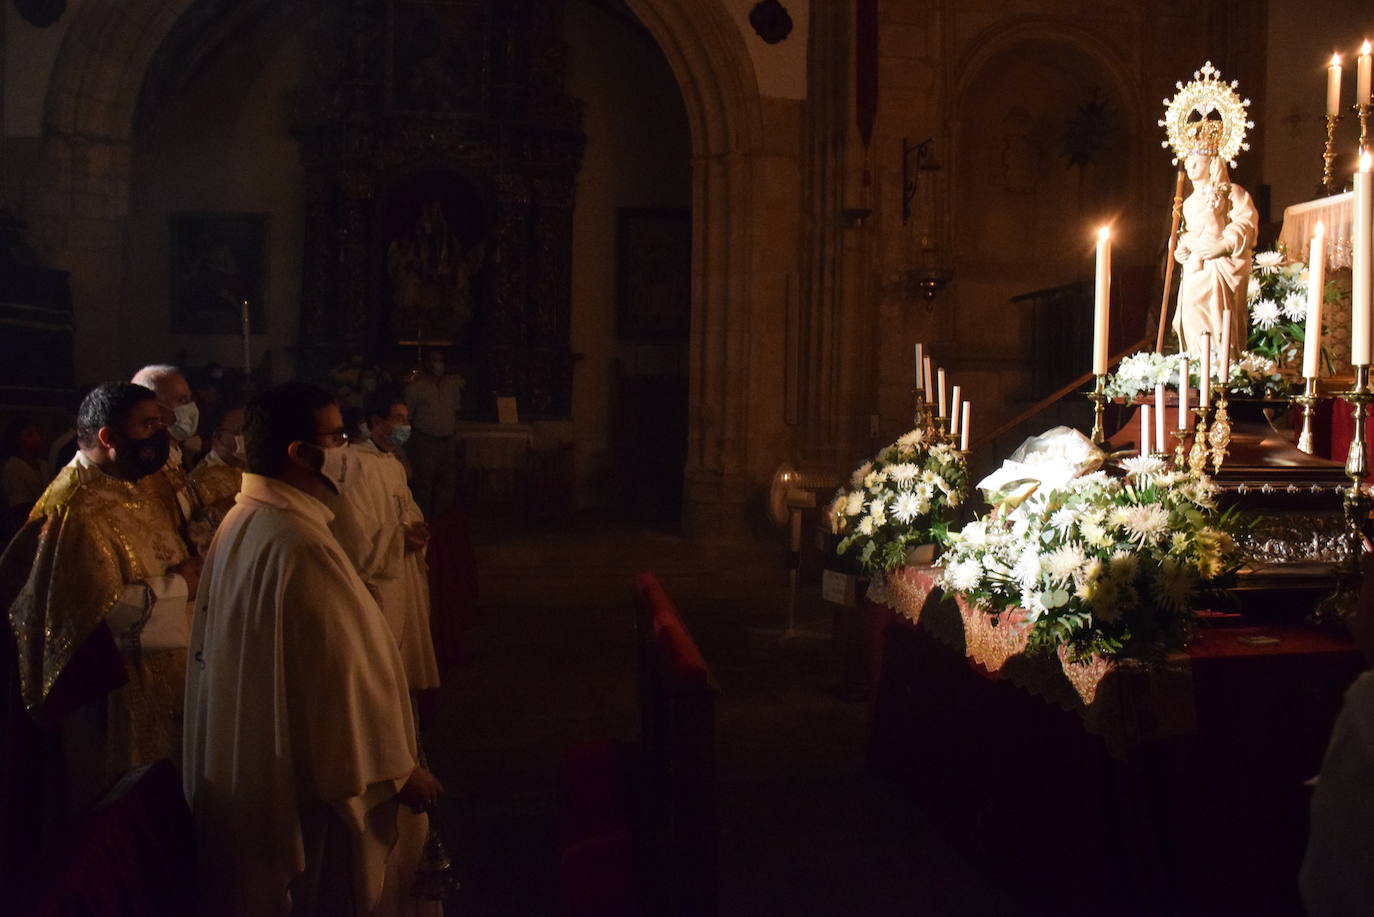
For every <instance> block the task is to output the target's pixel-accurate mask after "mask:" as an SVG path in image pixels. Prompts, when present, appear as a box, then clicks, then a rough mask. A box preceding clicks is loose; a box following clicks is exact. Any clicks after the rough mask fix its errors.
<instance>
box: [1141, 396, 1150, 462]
mask: <svg viewBox="0 0 1374 917" xmlns="http://www.w3.org/2000/svg"><path fill="white" fill-rule="evenodd" d="M1140 454H1141V455H1149V454H1150V406H1149V405H1148V404H1142V405H1141V406H1140Z"/></svg>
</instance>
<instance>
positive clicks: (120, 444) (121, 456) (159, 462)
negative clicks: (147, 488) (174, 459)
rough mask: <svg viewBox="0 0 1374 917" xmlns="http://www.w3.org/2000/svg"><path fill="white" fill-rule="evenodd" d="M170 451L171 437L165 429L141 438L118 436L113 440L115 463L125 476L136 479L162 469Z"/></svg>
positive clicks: (132, 479)
mask: <svg viewBox="0 0 1374 917" xmlns="http://www.w3.org/2000/svg"><path fill="white" fill-rule="evenodd" d="M171 451H172V439H171V436H170V435H169V434H168V433H167V431H166V430H158V431H157V432H156V433H154V434H153V435H152V436H145V437H143V438H142V439H134V438H132V437H129V436H120V437H119V439H118V440H117V441H116V442H115V464H116V465H118V466H119V470H120V471H121V472H122V473H123V474H124V476H125V477H127V478H128V479H129V480H131V481H137V480H139V479H140V478H146V477H147V476H148V475H150V474H156V473H157V472H158V471H160V470H162V466H163V465H165V464H167V457H168V456H169V455H171Z"/></svg>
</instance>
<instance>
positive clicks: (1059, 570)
mask: <svg viewBox="0 0 1374 917" xmlns="http://www.w3.org/2000/svg"><path fill="white" fill-rule="evenodd" d="M1087 561H1088V558H1087V555H1086V554H1084V553H1083V546H1082V545H1081V544H1078V543H1077V542H1074V543H1072V544H1066V545H1064V546H1063V547H1061V548H1057V549H1056V550H1054V551H1051V552H1050V553H1049V555H1047V556H1046V557H1045V572H1047V573H1049V575H1050V578H1051V579H1053V580H1054V581H1055V582H1064V581H1066V580H1069V579H1071V578H1073V577H1074V576H1076V575H1077V574H1078V571H1079V570H1080V569H1081V568H1082V567H1083V565H1084V564H1086V563H1087Z"/></svg>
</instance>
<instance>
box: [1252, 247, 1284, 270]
mask: <svg viewBox="0 0 1374 917" xmlns="http://www.w3.org/2000/svg"><path fill="white" fill-rule="evenodd" d="M1255 267H1256V268H1257V269H1258V270H1259V272H1260V273H1261V274H1273V273H1275V272H1276V271H1277V270H1278V269H1279V268H1281V267H1283V254H1282V253H1281V252H1260V253H1259V254H1258V255H1256V256H1255Z"/></svg>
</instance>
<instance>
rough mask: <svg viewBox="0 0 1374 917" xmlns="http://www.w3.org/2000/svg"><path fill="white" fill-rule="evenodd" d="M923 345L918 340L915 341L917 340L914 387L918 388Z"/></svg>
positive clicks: (919, 385)
mask: <svg viewBox="0 0 1374 917" xmlns="http://www.w3.org/2000/svg"><path fill="white" fill-rule="evenodd" d="M924 347H925V345H923V344H922V343H921V342H920V341H917V342H916V387H917V388H920V387H921V356H922V354H921V351H922V350H923V349H924Z"/></svg>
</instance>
